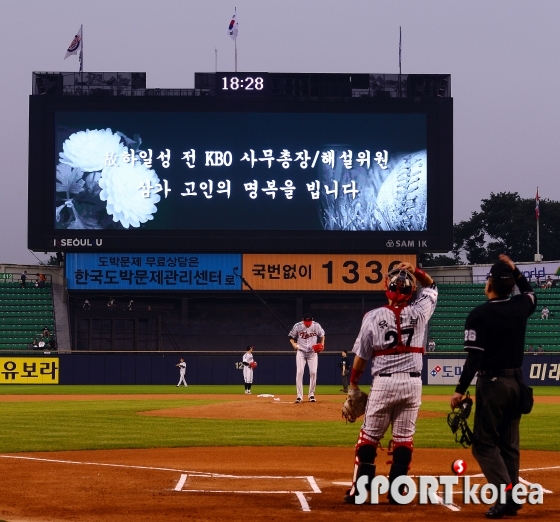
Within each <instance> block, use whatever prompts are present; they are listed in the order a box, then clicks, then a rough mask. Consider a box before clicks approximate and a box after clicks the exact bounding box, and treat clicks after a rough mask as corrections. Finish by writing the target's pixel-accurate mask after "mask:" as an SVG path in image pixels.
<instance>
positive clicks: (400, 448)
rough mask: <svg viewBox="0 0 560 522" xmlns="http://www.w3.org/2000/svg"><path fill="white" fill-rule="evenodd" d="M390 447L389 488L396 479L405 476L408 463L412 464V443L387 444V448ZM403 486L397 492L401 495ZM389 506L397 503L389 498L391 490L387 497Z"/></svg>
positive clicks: (408, 466)
mask: <svg viewBox="0 0 560 522" xmlns="http://www.w3.org/2000/svg"><path fill="white" fill-rule="evenodd" d="M391 447H392V451H389V452H388V453H389V455H393V460H392V461H391V469H390V470H389V488H390V487H391V484H392V483H393V481H394V480H395V479H396V478H397V477H401V476H402V475H407V474H408V470H409V468H410V463H411V462H412V450H413V444H412V441H406V442H393V441H391V442H390V443H389V448H391ZM404 489H405V486H401V488H400V489H399V492H400V493H401V494H403V493H404V492H405V491H404ZM388 499H389V503H390V504H397V502H396V501H395V500H394V499H393V498H392V496H391V489H389V495H388Z"/></svg>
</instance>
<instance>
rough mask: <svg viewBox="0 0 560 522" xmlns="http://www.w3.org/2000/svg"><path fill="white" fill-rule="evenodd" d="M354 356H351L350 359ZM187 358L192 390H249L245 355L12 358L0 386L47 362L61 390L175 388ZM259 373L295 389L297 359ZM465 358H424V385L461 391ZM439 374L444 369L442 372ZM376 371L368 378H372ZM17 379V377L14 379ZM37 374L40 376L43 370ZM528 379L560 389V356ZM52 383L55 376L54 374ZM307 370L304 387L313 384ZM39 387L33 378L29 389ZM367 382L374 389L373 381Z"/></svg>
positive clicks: (271, 357) (264, 361)
mask: <svg viewBox="0 0 560 522" xmlns="http://www.w3.org/2000/svg"><path fill="white" fill-rule="evenodd" d="M349 355H351V354H349ZM180 357H183V358H184V359H185V361H186V363H187V373H186V380H187V382H188V383H189V384H239V385H242V384H243V374H242V370H241V365H240V364H239V363H240V362H241V357H242V352H239V353H231V352H224V353H200V352H172V353H170V352H166V353H72V354H36V355H35V354H33V355H31V354H29V355H27V356H23V355H9V356H5V357H2V361H0V364H1V366H2V367H3V368H4V370H7V369H13V371H12V372H8V371H1V372H0V383H2V384H10V383H12V384H17V383H21V382H24V381H22V379H21V376H22V374H23V372H22V369H24V366H23V365H24V364H25V365H26V368H28V369H29V368H31V367H32V365H33V364H35V367H36V368H41V367H42V364H41V360H45V361H46V360H51V361H52V360H53V359H54V360H55V361H56V379H51V382H53V383H54V381H57V383H58V384H169V385H175V384H176V383H177V382H178V380H179V372H178V369H177V368H176V367H175V365H176V364H177V363H178V362H179V358H180ZM319 357H320V362H319V369H318V379H317V382H318V384H319V385H321V384H336V385H340V383H341V376H340V368H339V367H338V363H339V362H340V354H339V353H335V352H332V353H323V354H321V355H320V356H319ZM255 360H257V361H258V368H257V369H256V370H255V372H254V381H253V382H254V384H255V385H263V384H294V383H295V372H296V365H295V357H294V354H293V353H289V352H288V353H264V352H263V353H255ZM463 362H464V358H461V357H458V356H457V355H449V356H444V355H440V354H435V355H430V356H425V357H424V366H423V371H422V382H423V384H436V385H437V384H443V385H455V384H456V383H457V381H458V378H459V375H460V372H461V370H462V366H463ZM43 364H46V363H43ZM438 368H439V369H438ZM369 372H370V367H369V365H368V368H367V369H366V372H365V374H366V375H369ZM12 373H15V374H17V375H14V376H12V375H11V374H12ZM36 373H39V370H37V372H36ZM523 376H524V379H525V382H526V383H527V384H528V385H529V386H544V385H547V386H558V385H560V355H535V356H527V357H525V359H524V361H523ZM49 379H50V374H49ZM308 379H309V377H308V370H307V367H306V370H305V376H304V383H308V382H309V380H308ZM38 382H39V381H38V380H36V379H34V378H33V377H30V378H28V379H27V383H29V384H33V383H38ZM362 382H363V383H364V384H368V378H367V377H363V378H362Z"/></svg>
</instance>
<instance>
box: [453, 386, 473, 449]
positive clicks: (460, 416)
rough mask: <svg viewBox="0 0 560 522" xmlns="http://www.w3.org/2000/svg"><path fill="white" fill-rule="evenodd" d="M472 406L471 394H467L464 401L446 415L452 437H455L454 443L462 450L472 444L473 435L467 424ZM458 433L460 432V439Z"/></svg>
mask: <svg viewBox="0 0 560 522" xmlns="http://www.w3.org/2000/svg"><path fill="white" fill-rule="evenodd" d="M472 405H473V400H472V399H471V394H470V393H469V392H467V394H466V395H465V397H464V399H462V400H461V402H459V404H457V406H456V407H455V408H454V409H453V411H452V412H451V413H449V414H448V415H447V424H449V427H450V428H451V431H452V433H453V435H455V442H458V443H459V444H461V446H463V448H468V447H469V446H470V445H471V444H472V438H473V434H472V431H471V429H470V428H469V425H468V424H467V419H468V418H469V415H470V414H471V410H472ZM459 431H460V432H461V436H460V437H459Z"/></svg>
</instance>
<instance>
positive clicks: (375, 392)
mask: <svg viewBox="0 0 560 522" xmlns="http://www.w3.org/2000/svg"><path fill="white" fill-rule="evenodd" d="M416 281H418V283H420V286H421V288H420V290H419V292H418V295H417V297H416V300H415V301H413V302H410V301H411V298H412V295H413V292H414V291H415V290H416ZM385 284H386V285H387V290H386V292H385V294H386V296H387V299H388V300H389V304H388V305H385V306H383V307H381V308H377V309H375V310H372V311H370V312H368V313H367V314H366V315H365V316H364V319H363V321H362V327H361V329H360V333H359V334H358V338H357V339H356V342H355V343H354V348H353V350H352V351H353V353H355V354H356V356H355V357H354V363H353V365H352V372H351V374H350V390H349V392H348V398H349V399H351V398H352V396H353V393H354V392H358V391H359V387H358V381H359V379H360V376H361V375H362V373H363V372H364V370H365V369H366V365H367V361H368V360H369V359H370V358H372V365H371V373H372V377H373V382H372V386H371V390H370V393H369V397H368V399H367V404H366V410H365V417H364V423H363V425H362V429H361V430H360V434H359V436H358V442H357V444H356V446H355V459H354V476H353V479H352V487H351V488H350V489H349V490H348V491H347V492H346V496H345V497H344V501H345V502H346V503H348V504H354V503H355V494H356V481H357V480H358V478H359V477H361V476H363V475H367V476H368V484H369V483H370V482H371V479H372V478H373V477H374V476H375V464H374V463H375V457H376V456H377V447H378V446H379V444H380V441H381V439H382V438H383V436H384V435H385V432H386V431H387V428H388V427H389V424H391V425H392V435H393V438H392V440H391V441H390V442H389V445H388V447H389V455H392V456H393V460H392V463H391V469H390V471H389V482H390V483H392V482H393V481H394V480H395V479H396V478H397V477H399V476H401V475H406V474H407V473H408V467H409V465H410V462H411V460H412V449H413V436H414V432H415V429H416V418H417V416H418V409H419V408H420V404H421V395H422V379H421V372H422V354H423V353H424V346H423V344H424V339H425V331H426V327H427V324H428V320H429V319H430V317H431V316H432V314H433V313H434V310H435V307H436V301H437V295H438V292H437V288H436V286H435V284H434V282H433V280H432V278H431V277H430V276H429V275H428V274H426V273H425V272H424V271H422V270H420V269H419V268H415V267H414V266H412V265H411V264H410V263H400V264H399V265H397V267H396V268H395V269H394V270H391V272H389V274H388V275H387V276H386V278H385ZM389 502H391V503H395V502H394V501H393V499H392V498H391V496H390V495H389Z"/></svg>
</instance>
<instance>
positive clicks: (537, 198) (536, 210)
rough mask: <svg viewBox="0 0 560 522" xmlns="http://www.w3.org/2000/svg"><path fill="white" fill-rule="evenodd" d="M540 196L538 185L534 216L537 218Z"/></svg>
mask: <svg viewBox="0 0 560 522" xmlns="http://www.w3.org/2000/svg"><path fill="white" fill-rule="evenodd" d="M540 199H541V198H539V187H537V195H536V196H535V218H537V219H539V216H540V215H541V213H540V210H539V200H540Z"/></svg>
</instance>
